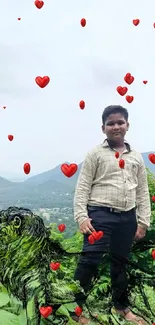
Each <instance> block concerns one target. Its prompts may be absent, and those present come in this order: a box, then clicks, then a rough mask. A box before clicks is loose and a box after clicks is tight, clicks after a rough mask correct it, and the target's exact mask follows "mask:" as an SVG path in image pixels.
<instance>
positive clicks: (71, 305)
mask: <svg viewBox="0 0 155 325" xmlns="http://www.w3.org/2000/svg"><path fill="white" fill-rule="evenodd" d="M63 306H65V308H67V309H68V310H69V311H71V312H73V311H74V309H75V308H76V307H77V306H78V304H77V303H76V302H73V303H70V304H64V305H63Z"/></svg>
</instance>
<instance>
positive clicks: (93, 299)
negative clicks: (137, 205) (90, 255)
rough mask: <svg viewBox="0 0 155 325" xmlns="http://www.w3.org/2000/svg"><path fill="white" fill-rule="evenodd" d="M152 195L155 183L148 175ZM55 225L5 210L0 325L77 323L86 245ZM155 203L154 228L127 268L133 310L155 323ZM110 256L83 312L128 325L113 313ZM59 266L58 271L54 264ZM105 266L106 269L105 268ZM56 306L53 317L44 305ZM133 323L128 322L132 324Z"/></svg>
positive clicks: (0, 223) (0, 230) (0, 215)
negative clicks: (78, 275)
mask: <svg viewBox="0 0 155 325" xmlns="http://www.w3.org/2000/svg"><path fill="white" fill-rule="evenodd" d="M148 180H149V189H150V197H152V195H155V182H154V178H153V176H151V174H150V172H148ZM64 234H65V233H60V232H59V231H58V229H57V225H56V224H51V225H50V226H49V227H45V225H44V223H43V220H42V219H41V218H40V217H38V216H36V215H34V214H33V213H32V212H31V211H30V210H27V209H22V208H17V207H12V208H9V209H7V210H3V211H1V212H0V238H1V241H0V261H1V263H0V282H1V284H0V325H4V324H5V325H12V324H14V325H48V324H53V325H56V324H57V325H63V324H67V325H73V324H76V323H75V322H73V321H72V320H71V318H70V311H73V310H74V308H75V307H76V306H77V305H76V303H75V298H74V295H75V293H77V292H80V291H81V290H82V288H81V287H80V285H79V283H78V282H75V281H74V280H73V275H74V271H75V268H76V265H77V262H78V257H79V256H80V252H81V249H82V244H83V236H82V234H80V233H79V232H78V231H76V232H75V233H74V235H73V236H72V237H70V238H66V237H65V235H64ZM153 249H155V204H154V203H152V216H151V227H150V229H149V231H148V232H147V235H146V237H145V238H144V240H142V241H139V242H136V243H133V247H132V254H131V258H130V261H129V265H128V269H127V271H128V275H129V288H130V295H129V299H130V303H131V306H132V309H133V311H135V312H136V313H137V314H139V315H143V317H144V318H145V319H146V320H147V321H148V324H150V325H151V324H152V323H154V321H155V304H154V301H155V290H154V288H155V261H154V260H153V258H152V256H151V252H152V250H153ZM109 258H110V257H109V256H108V255H105V256H104V257H103V261H104V262H103V263H102V264H101V265H100V267H99V276H98V278H97V279H94V280H93V287H92V289H91V290H90V292H89V295H88V297H87V301H86V305H85V306H84V312H85V314H86V315H89V316H90V317H91V319H92V322H91V324H92V325H93V324H98V323H100V324H113V325H115V324H118V323H121V324H125V322H124V321H122V320H121V319H120V318H119V317H118V316H117V315H116V314H115V313H114V311H113V309H112V304H111V288H110V277H109V271H110V270H109ZM51 261H52V262H58V261H59V262H60V263H61V266H60V268H59V269H58V270H57V271H53V270H51V269H50V263H51ZM103 266H104V267H103ZM47 305H49V306H53V308H54V312H53V313H52V314H51V315H50V316H49V317H48V318H46V319H45V318H43V317H42V316H41V315H40V312H39V308H40V307H41V306H47ZM96 315H98V317H96ZM127 324H129V322H128V323H127Z"/></svg>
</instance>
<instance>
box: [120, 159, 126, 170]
mask: <svg viewBox="0 0 155 325" xmlns="http://www.w3.org/2000/svg"><path fill="white" fill-rule="evenodd" d="M124 166H125V161H124V159H120V161H119V167H120V168H122V169H123V168H124Z"/></svg>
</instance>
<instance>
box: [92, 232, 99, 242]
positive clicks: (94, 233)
mask: <svg viewBox="0 0 155 325" xmlns="http://www.w3.org/2000/svg"><path fill="white" fill-rule="evenodd" d="M92 236H93V238H94V239H95V240H97V238H98V233H97V231H93V232H92Z"/></svg>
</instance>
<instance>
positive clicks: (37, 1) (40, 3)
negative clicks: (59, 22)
mask: <svg viewBox="0 0 155 325" xmlns="http://www.w3.org/2000/svg"><path fill="white" fill-rule="evenodd" d="M34 4H35V6H36V7H37V8H38V9H41V8H42V7H43V5H44V1H40V0H36V1H35V2H34Z"/></svg>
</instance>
